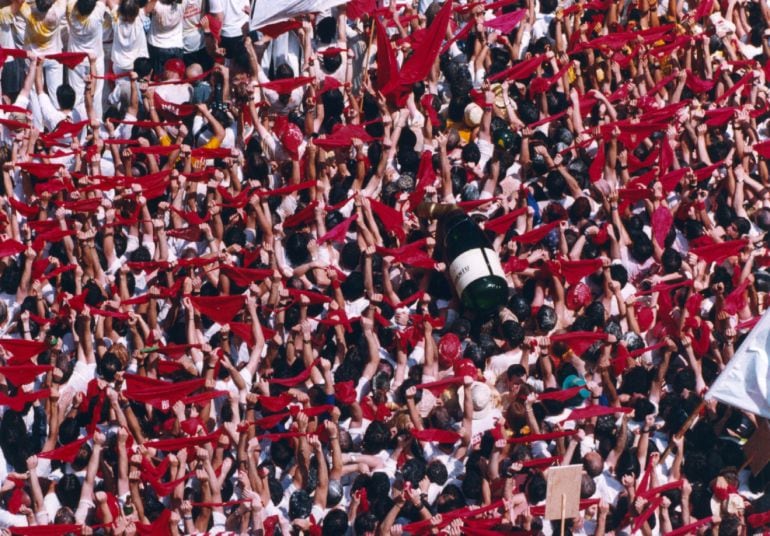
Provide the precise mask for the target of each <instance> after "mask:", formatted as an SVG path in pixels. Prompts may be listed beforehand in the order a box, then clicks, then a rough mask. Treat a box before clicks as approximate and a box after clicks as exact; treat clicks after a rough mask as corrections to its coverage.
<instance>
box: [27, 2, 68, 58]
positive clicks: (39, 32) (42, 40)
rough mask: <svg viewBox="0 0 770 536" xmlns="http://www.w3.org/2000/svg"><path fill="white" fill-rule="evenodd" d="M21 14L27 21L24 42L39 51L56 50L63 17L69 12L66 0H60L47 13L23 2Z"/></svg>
mask: <svg viewBox="0 0 770 536" xmlns="http://www.w3.org/2000/svg"><path fill="white" fill-rule="evenodd" d="M19 14H20V15H21V16H22V17H24V20H26V21H27V31H26V34H25V36H24V43H25V44H27V45H30V46H31V48H32V49H33V50H37V51H38V52H56V51H58V50H57V49H60V46H58V47H57V45H61V43H60V42H58V38H59V28H60V27H61V26H60V24H61V19H63V18H64V17H65V15H66V14H67V3H66V0H58V1H57V2H56V3H54V5H52V6H51V8H50V9H49V10H48V11H47V12H46V13H41V12H40V11H38V10H37V8H33V7H32V6H31V5H30V4H28V3H26V2H25V3H23V4H22V5H21V8H20V9H19Z"/></svg>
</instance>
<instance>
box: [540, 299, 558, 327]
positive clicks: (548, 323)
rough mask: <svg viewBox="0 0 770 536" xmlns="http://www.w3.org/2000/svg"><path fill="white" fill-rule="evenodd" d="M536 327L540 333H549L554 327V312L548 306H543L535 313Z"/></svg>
mask: <svg viewBox="0 0 770 536" xmlns="http://www.w3.org/2000/svg"><path fill="white" fill-rule="evenodd" d="M537 326H538V328H540V330H541V331H551V330H552V329H553V328H555V327H556V311H555V310H554V308H553V307H551V306H550V305H543V306H541V307H540V310H539V311H538V312H537Z"/></svg>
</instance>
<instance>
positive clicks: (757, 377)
mask: <svg viewBox="0 0 770 536" xmlns="http://www.w3.org/2000/svg"><path fill="white" fill-rule="evenodd" d="M768 356H770V310H769V311H766V312H765V314H764V315H762V318H760V319H759V322H758V323H757V324H756V325H755V326H754V329H752V330H751V332H750V333H749V334H748V336H747V337H746V338H745V339H744V341H743V344H741V346H740V347H739V348H738V351H736V352H735V354H734V355H733V357H732V359H730V362H729V363H728V364H727V367H725V370H724V371H722V373H721V374H720V375H719V377H718V378H717V379H716V381H715V382H714V384H713V385H712V386H711V389H709V390H708V392H707V393H706V399H707V400H708V399H711V398H715V399H717V400H719V401H720V402H723V403H725V404H727V405H728V406H733V407H735V408H739V409H742V410H745V411H748V412H749V413H753V414H755V415H760V416H762V417H765V418H770V392H769V391H768V383H770V367H768Z"/></svg>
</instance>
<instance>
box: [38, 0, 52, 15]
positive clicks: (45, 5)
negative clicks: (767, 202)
mask: <svg viewBox="0 0 770 536" xmlns="http://www.w3.org/2000/svg"><path fill="white" fill-rule="evenodd" d="M54 1H55V0H35V7H36V8H37V10H38V11H39V12H40V13H48V10H49V9H51V6H53V5H54Z"/></svg>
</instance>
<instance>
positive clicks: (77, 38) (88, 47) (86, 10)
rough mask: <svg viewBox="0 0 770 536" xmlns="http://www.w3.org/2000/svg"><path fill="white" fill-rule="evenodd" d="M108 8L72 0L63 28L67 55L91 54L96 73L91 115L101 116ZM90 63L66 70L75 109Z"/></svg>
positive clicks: (95, 2) (94, 1) (85, 61)
mask: <svg viewBox="0 0 770 536" xmlns="http://www.w3.org/2000/svg"><path fill="white" fill-rule="evenodd" d="M108 9H109V8H108V7H107V5H106V4H105V3H104V2H101V1H98V0H80V1H78V0H75V1H72V2H70V3H69V4H68V5H67V28H68V30H69V39H68V49H67V50H68V52H85V53H86V54H89V53H94V54H95V55H96V61H95V62H94V65H95V67H96V71H95V72H94V73H93V74H94V75H95V77H94V78H95V79H94V84H95V85H96V87H95V89H94V113H96V115H97V116H99V117H101V116H102V94H103V92H104V61H105V59H104V47H103V45H102V42H103V40H104V31H103V29H104V22H105V17H106V16H107V12H108ZM89 65H90V62H89V61H88V59H87V57H86V58H83V61H82V62H81V63H80V64H79V65H77V66H76V67H75V68H74V69H70V70H69V71H68V73H67V74H68V77H67V78H68V82H69V85H70V87H72V89H73V90H74V91H75V94H76V95H77V96H78V97H77V103H76V106H78V107H81V108H84V106H85V105H84V103H83V95H84V94H85V91H84V89H85V79H86V78H87V77H88V74H89V71H88V68H89Z"/></svg>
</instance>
